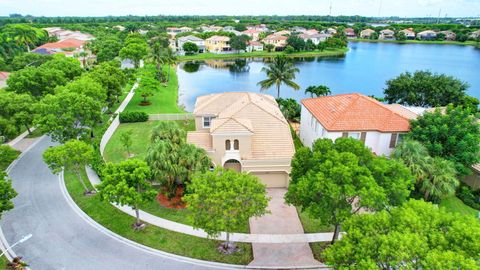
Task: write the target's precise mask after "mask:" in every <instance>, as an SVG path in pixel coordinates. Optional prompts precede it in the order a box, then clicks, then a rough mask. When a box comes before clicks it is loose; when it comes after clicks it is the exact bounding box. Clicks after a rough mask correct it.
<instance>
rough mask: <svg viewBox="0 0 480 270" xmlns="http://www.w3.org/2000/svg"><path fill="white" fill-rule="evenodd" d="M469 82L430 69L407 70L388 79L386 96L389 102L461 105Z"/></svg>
mask: <svg viewBox="0 0 480 270" xmlns="http://www.w3.org/2000/svg"><path fill="white" fill-rule="evenodd" d="M468 87H469V86H468V84H467V83H465V82H462V81H460V80H458V79H456V78H454V77H452V76H447V75H445V74H434V73H432V72H430V71H415V72H414V73H413V74H412V73H410V72H405V73H402V74H400V75H399V76H398V77H396V78H394V79H391V80H389V81H387V88H385V90H384V93H385V98H386V100H387V101H388V102H389V103H400V104H403V105H410V106H421V107H439V106H446V105H448V104H450V103H452V104H454V105H461V103H462V100H463V97H464V96H465V92H466V91H467V89H468Z"/></svg>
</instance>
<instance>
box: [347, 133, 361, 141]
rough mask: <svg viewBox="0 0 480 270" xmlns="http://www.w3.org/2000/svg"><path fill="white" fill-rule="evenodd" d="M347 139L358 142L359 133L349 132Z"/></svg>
mask: <svg viewBox="0 0 480 270" xmlns="http://www.w3.org/2000/svg"><path fill="white" fill-rule="evenodd" d="M348 137H349V138H353V139H355V140H360V132H349V133H348Z"/></svg>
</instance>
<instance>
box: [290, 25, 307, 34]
mask: <svg viewBox="0 0 480 270" xmlns="http://www.w3.org/2000/svg"><path fill="white" fill-rule="evenodd" d="M306 31H307V29H306V28H304V27H300V26H295V27H292V32H296V33H305V32H306Z"/></svg>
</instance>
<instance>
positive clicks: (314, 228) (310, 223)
mask: <svg viewBox="0 0 480 270" xmlns="http://www.w3.org/2000/svg"><path fill="white" fill-rule="evenodd" d="M297 213H298V217H299V218H300V222H302V226H303V230H304V231H305V233H318V232H333V226H330V225H322V224H320V221H319V220H318V219H314V218H311V217H310V216H309V215H308V214H307V213H305V212H300V208H298V207H297Z"/></svg>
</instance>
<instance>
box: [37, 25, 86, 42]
mask: <svg viewBox="0 0 480 270" xmlns="http://www.w3.org/2000/svg"><path fill="white" fill-rule="evenodd" d="M43 29H44V30H45V31H47V33H48V36H49V37H56V38H57V39H58V40H59V41H62V40H65V39H77V40H83V41H88V40H92V39H95V37H94V36H92V35H90V34H86V33H82V32H80V31H71V30H65V29H62V28H60V27H47V28H43Z"/></svg>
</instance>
